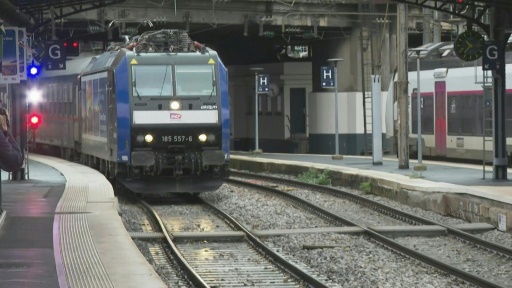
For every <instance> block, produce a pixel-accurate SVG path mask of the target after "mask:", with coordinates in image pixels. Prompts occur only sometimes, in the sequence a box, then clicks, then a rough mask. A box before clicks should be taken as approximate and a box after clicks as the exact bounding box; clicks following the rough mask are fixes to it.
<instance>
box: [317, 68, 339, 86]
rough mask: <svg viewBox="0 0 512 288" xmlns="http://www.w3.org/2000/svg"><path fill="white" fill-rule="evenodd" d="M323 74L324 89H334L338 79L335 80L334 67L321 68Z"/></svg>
mask: <svg viewBox="0 0 512 288" xmlns="http://www.w3.org/2000/svg"><path fill="white" fill-rule="evenodd" d="M321 74H322V75H320V78H321V80H322V88H334V86H335V83H334V81H336V79H334V67H326V66H323V67H321Z"/></svg>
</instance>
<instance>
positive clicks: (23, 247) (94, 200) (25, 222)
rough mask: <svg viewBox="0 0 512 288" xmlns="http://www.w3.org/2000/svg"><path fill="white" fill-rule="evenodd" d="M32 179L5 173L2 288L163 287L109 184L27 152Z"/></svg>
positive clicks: (76, 166)
mask: <svg viewBox="0 0 512 288" xmlns="http://www.w3.org/2000/svg"><path fill="white" fill-rule="evenodd" d="M29 169H30V170H29V172H30V179H29V180H22V181H10V180H6V179H7V173H5V172H2V183H1V185H2V186H1V187H2V194H1V196H2V202H1V204H2V206H1V207H2V209H3V211H4V213H2V219H3V223H0V287H2V288H4V287H9V288H10V287H13V288H14V287H37V288H56V287H60V288H65V287H123V288H124V287H134V288H135V287H167V285H165V283H163V281H162V280H161V279H160V277H159V276H158V274H157V273H156V272H155V271H154V269H153V267H152V266H151V265H150V264H149V263H148V262H147V261H146V259H145V258H144V256H143V255H142V254H141V253H140V252H139V250H138V248H137V247H136V246H135V244H134V243H133V241H132V239H131V238H130V236H129V234H128V232H127V231H126V229H125V228H124V225H123V223H122V220H121V218H120V216H119V214H118V213H117V200H116V197H115V196H114V191H113V188H112V186H111V185H110V183H109V182H108V181H107V179H106V178H105V177H104V176H103V175H101V174H100V173H99V172H97V171H96V170H93V169H91V168H88V167H86V166H83V165H80V164H77V163H72V162H67V161H65V160H61V159H58V158H53V157H47V156H41V155H34V154H32V155H30V162H29Z"/></svg>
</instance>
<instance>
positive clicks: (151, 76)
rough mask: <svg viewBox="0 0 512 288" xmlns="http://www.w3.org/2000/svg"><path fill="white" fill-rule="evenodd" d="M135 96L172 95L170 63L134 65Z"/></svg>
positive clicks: (133, 94)
mask: <svg viewBox="0 0 512 288" xmlns="http://www.w3.org/2000/svg"><path fill="white" fill-rule="evenodd" d="M132 87H133V91H132V96H133V97H171V96H172V94H173V93H172V68H171V66H170V65H132Z"/></svg>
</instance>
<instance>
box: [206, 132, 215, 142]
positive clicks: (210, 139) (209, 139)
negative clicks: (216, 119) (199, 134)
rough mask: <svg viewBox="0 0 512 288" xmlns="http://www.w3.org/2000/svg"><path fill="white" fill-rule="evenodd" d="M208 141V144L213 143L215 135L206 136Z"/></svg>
mask: <svg viewBox="0 0 512 288" xmlns="http://www.w3.org/2000/svg"><path fill="white" fill-rule="evenodd" d="M208 141H210V142H213V141H215V135H213V134H210V135H208Z"/></svg>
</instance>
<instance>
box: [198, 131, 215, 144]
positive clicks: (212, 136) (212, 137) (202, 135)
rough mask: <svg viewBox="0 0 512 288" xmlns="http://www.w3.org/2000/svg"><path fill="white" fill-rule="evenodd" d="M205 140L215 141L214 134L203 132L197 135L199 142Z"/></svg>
mask: <svg viewBox="0 0 512 288" xmlns="http://www.w3.org/2000/svg"><path fill="white" fill-rule="evenodd" d="M206 140H208V141H209V142H213V141H215V135H213V134H208V135H206V134H204V133H203V134H201V135H199V141H200V142H206Z"/></svg>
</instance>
